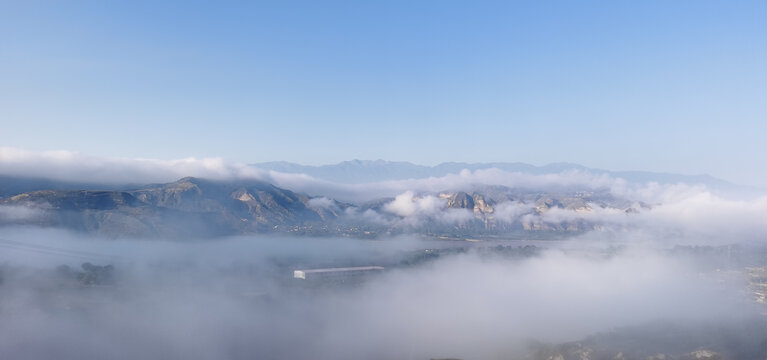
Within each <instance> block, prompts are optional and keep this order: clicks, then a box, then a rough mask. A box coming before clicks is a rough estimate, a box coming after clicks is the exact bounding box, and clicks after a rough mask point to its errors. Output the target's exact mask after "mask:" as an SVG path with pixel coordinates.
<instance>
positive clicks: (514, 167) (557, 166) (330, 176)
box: [251, 160, 737, 190]
mask: <svg viewBox="0 0 767 360" xmlns="http://www.w3.org/2000/svg"><path fill="white" fill-rule="evenodd" d="M251 165H252V166H255V167H257V168H261V169H266V170H273V171H278V172H284V173H296V174H298V173H300V174H307V175H310V176H312V177H315V178H318V179H323V180H327V181H332V182H339V183H346V184H359V183H368V182H377V181H385V180H404V179H419V178H427V177H439V176H445V175H447V174H457V173H460V172H461V171H462V170H470V171H475V170H483V169H492V168H496V169H499V170H503V171H507V172H520V173H528V174H536V175H540V174H555V173H561V172H565V171H571V170H578V171H588V172H590V173H593V174H607V175H609V176H612V177H618V178H623V179H625V180H627V181H630V182H640V183H647V182H651V181H655V182H658V183H679V182H683V183H688V184H702V185H706V186H708V187H712V188H718V189H725V190H726V189H733V188H736V187H737V185H734V184H732V183H730V182H727V181H725V180H721V179H717V178H715V177H713V176H710V175H705V174H704V175H681V174H668V173H656V172H648V171H609V170H602V169H594V168H589V167H585V166H583V165H578V164H572V163H552V164H548V165H544V166H535V165H530V164H526V163H520V162H492V163H462V162H446V163H441V164H439V165H435V166H424V165H416V164H413V163H410V162H404V161H384V160H351V161H343V162H340V163H338V164H332V165H320V166H312V165H300V164H296V163H291V162H285V161H274V162H262V163H255V164H251Z"/></svg>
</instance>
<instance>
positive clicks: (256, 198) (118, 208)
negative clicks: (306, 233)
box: [0, 178, 346, 237]
mask: <svg viewBox="0 0 767 360" xmlns="http://www.w3.org/2000/svg"><path fill="white" fill-rule="evenodd" d="M311 202H312V198H311V197H309V196H307V195H303V194H296V193H294V192H292V191H290V190H286V189H281V188H278V187H276V186H273V185H271V184H268V183H264V182H259V181H247V182H244V181H243V182H216V181H210V180H203V179H197V178H184V179H181V180H179V181H176V182H173V183H169V184H160V185H152V186H147V187H143V188H140V189H136V190H131V191H88V190H44V191H34V192H29V193H23V194H19V195H15V196H12V197H8V198H6V199H3V200H0V205H4V206H6V207H11V208H23V209H34V210H35V212H34V213H31V214H30V216H27V217H26V218H15V219H12V220H13V221H8V220H6V223H7V222H12V223H17V224H18V223H21V224H30V225H41V226H59V227H67V228H73V229H76V230H83V231H88V232H94V233H99V234H104V235H119V236H166V237H179V236H195V237H197V236H214V235H231V234H243V233H253V232H260V231H266V230H271V229H273V228H274V227H275V226H297V225H306V224H314V223H322V222H324V221H328V220H332V219H334V218H336V217H337V216H338V214H339V212H340V211H342V210H343V208H344V207H346V205H344V204H340V203H336V202H333V203H331V204H325V205H326V206H313V204H312V203H311Z"/></svg>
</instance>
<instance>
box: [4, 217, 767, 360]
mask: <svg viewBox="0 0 767 360" xmlns="http://www.w3.org/2000/svg"><path fill="white" fill-rule="evenodd" d="M632 236H634V237H636V236H638V235H632V234H623V235H614V236H605V235H604V234H602V236H600V237H599V238H597V237H592V236H589V235H586V236H584V237H581V238H578V239H571V240H565V241H558V242H535V243H532V242H520V241H499V242H479V243H470V242H456V241H436V240H428V239H424V238H415V237H400V238H391V239H383V240H376V241H363V240H357V239H328V238H292V237H272V236H255V237H237V238H229V239H219V240H212V241H205V242H196V243H191V244H190V243H178V242H169V241H168V242H164V241H141V240H106V239H98V238H83V235H81V234H73V233H67V232H62V231H57V230H38V229H21V228H18V229H5V230H3V233H2V237H1V239H0V250H1V251H0V279H2V280H1V281H2V282H1V283H0V358H2V359H53V358H55V359H84V358H85V359H107V358H108V359H246V358H247V359H308V358H312V359H363V358H364V359H429V358H445V357H451V358H464V359H517V358H525V357H526V356H528V355H529V354H528V350H529V346H530V344H531V342H539V343H551V344H554V343H562V342H568V341H575V340H579V339H582V338H584V337H586V336H589V335H592V334H594V333H598V332H609V331H613V330H616V329H621V328H625V327H636V326H644V325H647V324H657V323H659V322H660V323H667V322H668V323H674V324H682V326H689V327H692V328H696V327H699V326H704V324H723V325H722V326H731V325H732V326H731V327H732V329H733V330H732V331H733V333H731V334H728V336H730V337H734V338H736V339H741V338H743V339H748V341H746V340H743V341H744V342H745V343H748V344H752V343H755V344H757V345H755V346H757V348H758V346H759V345H758V344H760V343H759V341H762V343H761V344H767V335H764V334H762V335H758V334H745V333H742V334H741V333H738V331H740V330H739V329H740V328H739V327H738V324H742V323H743V322H745V321H746V320H748V321H752V320H753V319H761V318H762V315H760V314H759V312H760V311H763V309H760V308H759V307H757V304H756V303H755V302H754V301H753V295H752V294H751V293H749V290H748V288H747V286H746V279H747V278H746V275H745V274H744V272H743V269H744V267H745V266H755V265H758V264H756V263H758V262H759V259H760V257H759V256H760V255H754V254H755V253H754V252H753V251H750V250H747V249H748V248H747V246H746V245H743V246H736V247H724V248H704V247H683V248H674V247H673V246H671V245H667V246H665V247H661V246H657V245H648V243H643V244H644V245H637V244H638V243H640V242H638V241H633V240H632V241H628V240H621V239H623V238H632ZM757 248H758V247H757ZM760 251H761V250H760ZM762 259H763V257H762ZM83 263H89V264H91V265H85V266H82V264H83ZM107 265H111V267H109V268H108V267H106V266H107ZM366 265H378V266H384V267H385V268H386V270H384V271H382V272H376V273H374V274H369V275H365V276H363V277H361V279H362V280H359V279H356V280H355V279H331V280H327V279H319V280H317V279H311V278H309V279H307V280H300V279H294V278H293V270H295V269H311V268H320V267H334V266H335V267H338V266H366ZM102 266H104V267H102ZM760 266H764V264H761V265H760ZM357 280H359V281H357ZM705 326H708V325H705ZM755 336H756V339H754V337H755ZM759 336H761V338H760V337H759ZM741 346H746V345H741ZM748 346H751V345H748ZM756 351H757V353H758V351H759V349H757V350H756ZM766 352H767V350H766ZM761 356H762V358H764V355H761Z"/></svg>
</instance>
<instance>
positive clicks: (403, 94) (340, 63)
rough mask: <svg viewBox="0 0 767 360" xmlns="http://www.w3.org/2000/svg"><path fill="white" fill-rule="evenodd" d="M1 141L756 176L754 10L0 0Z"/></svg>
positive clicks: (766, 53)
mask: <svg viewBox="0 0 767 360" xmlns="http://www.w3.org/2000/svg"><path fill="white" fill-rule="evenodd" d="M0 125H1V126H0V129H1V131H2V142H0V146H12V147H20V148H24V149H28V150H53V149H64V150H74V151H79V152H83V153H87V154H91V155H103V156H118V157H149V158H159V159H171V158H178V157H187V156H198V157H205V156H220V157H224V158H226V159H230V160H234V161H243V162H258V161H269V160H287V161H293V162H299V163H304V164H320V163H333V162H338V161H342V160H349V159H352V158H360V159H378V158H382V159H387V160H407V161H412V162H416V163H421V164H427V165H428V164H436V163H439V162H443V161H470V162H480V161H521V162H528V163H533V164H538V165H541V164H545V163H549V162H559V161H567V162H576V163H580V164H583V165H587V166H592V167H601V168H607V169H612V170H651V171H667V172H678V173H709V174H712V175H714V176H718V177H722V178H725V179H728V180H731V181H735V182H739V183H742V184H751V185H762V186H763V185H765V184H767V166H765V159H766V158H767V140H766V139H767V1H752V2H750V1H700V0H695V1H603V2H584V1H562V2H555V1H530V2H511V1H503V2H476V1H463V2H458V1H344V2H331V1H305V2H293V1H263V2H255V1H253V2H242V3H239V2H214V1H178V2H172V1H147V2H142V1H125V2H117V1H92V2H89V1H50V2H46V1H22V0H16V1H14V0H0Z"/></svg>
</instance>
